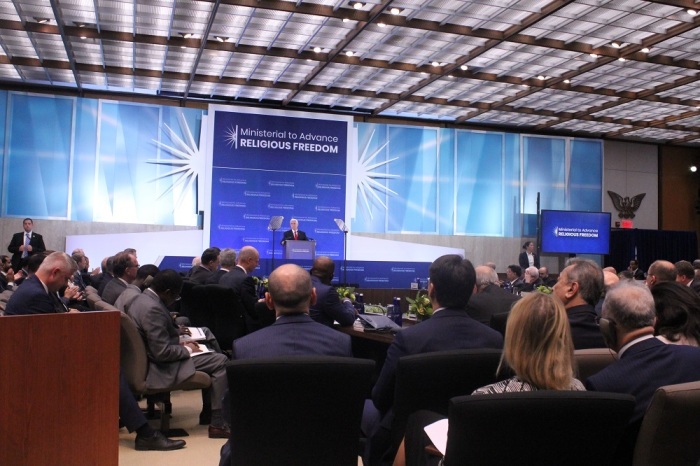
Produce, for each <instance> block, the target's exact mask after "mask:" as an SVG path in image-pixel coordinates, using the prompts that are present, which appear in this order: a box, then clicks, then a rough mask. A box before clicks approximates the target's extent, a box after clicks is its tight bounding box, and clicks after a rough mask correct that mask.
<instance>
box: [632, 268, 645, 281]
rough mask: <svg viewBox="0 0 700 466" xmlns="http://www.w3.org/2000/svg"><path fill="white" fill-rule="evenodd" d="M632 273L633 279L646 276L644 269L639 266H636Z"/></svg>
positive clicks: (641, 278)
mask: <svg viewBox="0 0 700 466" xmlns="http://www.w3.org/2000/svg"><path fill="white" fill-rule="evenodd" d="M633 273H634V279H635V280H644V279H645V278H646V276H645V275H646V274H645V273H644V270H642V269H640V268H639V267H637V269H636V270H635V271H634V272H633Z"/></svg>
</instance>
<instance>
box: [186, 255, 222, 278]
mask: <svg viewBox="0 0 700 466" xmlns="http://www.w3.org/2000/svg"><path fill="white" fill-rule="evenodd" d="M219 254H221V249H219V248H217V247H212V248H207V249H205V250H204V252H203V253H202V260H201V262H200V263H199V266H197V267H193V268H192V272H191V273H190V276H189V278H190V281H191V282H194V283H196V284H198V285H205V284H206V283H207V280H209V278H211V276H212V275H214V272H215V271H216V269H218V268H219Z"/></svg>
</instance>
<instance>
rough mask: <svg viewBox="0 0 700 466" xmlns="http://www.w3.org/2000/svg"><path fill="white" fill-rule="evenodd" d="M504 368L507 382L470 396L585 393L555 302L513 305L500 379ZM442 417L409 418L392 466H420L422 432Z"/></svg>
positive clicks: (539, 298)
mask: <svg viewBox="0 0 700 466" xmlns="http://www.w3.org/2000/svg"><path fill="white" fill-rule="evenodd" d="M506 365H507V366H508V367H509V368H510V369H512V371H513V372H514V373H515V375H514V376H513V377H511V378H509V379H506V380H502V381H500V382H496V383H494V384H491V385H486V386H485V387H481V388H478V389H476V390H474V392H472V395H489V394H493V393H510V392H530V391H535V390H585V388H584V386H583V384H582V383H581V381H579V380H578V379H576V378H575V377H574V344H573V340H572V339H571V328H570V325H569V319H568V317H567V315H566V310H565V309H564V305H563V304H562V303H561V301H559V299H558V298H556V297H555V296H553V295H547V294H543V293H531V294H529V295H527V296H525V297H524V298H523V299H521V300H520V301H518V302H516V303H515V305H513V309H512V310H511V311H510V315H509V316H508V322H507V323H506V332H505V338H504V340H503V354H502V356H501V362H500V364H499V367H498V372H497V373H499V374H500V373H501V370H502V369H504V368H505V366H506ZM444 418H445V416H443V415H440V414H437V413H433V412H430V411H418V412H417V413H415V414H413V415H412V416H411V418H410V419H409V423H408V426H407V428H406V437H405V438H404V441H403V442H402V444H401V447H399V451H398V453H397V455H396V459H395V460H394V466H403V465H405V464H408V465H418V464H426V458H425V453H424V450H425V446H426V445H429V444H430V440H429V439H428V437H427V436H426V435H425V432H424V430H423V429H424V427H425V426H427V425H429V424H432V423H433V422H435V421H439V420H441V419H444Z"/></svg>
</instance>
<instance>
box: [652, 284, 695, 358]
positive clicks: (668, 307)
mask: <svg viewBox="0 0 700 466" xmlns="http://www.w3.org/2000/svg"><path fill="white" fill-rule="evenodd" d="M651 295H652V296H653V297H654V306H655V307H656V322H655V323H654V333H655V334H656V335H657V337H656V338H658V339H659V340H661V341H663V342H664V343H669V344H675V345H690V346H700V296H698V294H697V293H696V292H694V291H693V290H692V289H690V288H688V287H687V286H686V285H683V284H682V283H679V282H663V283H659V284H658V285H655V286H654V288H652V289H651Z"/></svg>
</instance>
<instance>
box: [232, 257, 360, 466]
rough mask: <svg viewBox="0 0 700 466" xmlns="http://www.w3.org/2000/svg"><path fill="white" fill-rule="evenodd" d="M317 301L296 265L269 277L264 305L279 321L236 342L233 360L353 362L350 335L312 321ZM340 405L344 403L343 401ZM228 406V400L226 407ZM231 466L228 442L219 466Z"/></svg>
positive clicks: (288, 265) (301, 270) (308, 282)
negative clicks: (327, 359)
mask: <svg viewBox="0 0 700 466" xmlns="http://www.w3.org/2000/svg"><path fill="white" fill-rule="evenodd" d="M241 252H242V250H241ZM315 300H316V290H315V289H314V288H313V287H312V286H311V278H310V277H309V274H308V273H307V272H306V271H305V270H304V269H302V268H301V267H299V266H298V265H294V264H284V265H281V266H279V267H278V268H276V269H275V270H274V271H273V272H272V273H271V274H270V281H269V291H268V292H267V293H265V303H266V304H267V306H268V307H269V308H270V309H274V310H275V314H276V316H277V320H276V321H275V323H274V324H272V325H270V326H269V327H265V328H263V329H261V330H258V331H257V332H255V333H252V334H250V335H246V336H244V337H242V338H239V339H237V340H235V341H234V342H233V353H232V355H231V358H232V359H254V358H269V357H277V356H311V355H319V356H345V357H348V358H351V357H352V349H351V346H350V337H349V336H348V335H345V334H344V333H340V332H338V331H336V330H333V329H330V328H328V327H326V326H325V325H322V324H320V323H318V322H315V321H314V320H313V319H311V317H309V308H310V306H311V305H313V303H314V301H315ZM227 395H228V394H227ZM227 398H228V397H227ZM338 402H339V403H342V400H338ZM227 405H228V402H227V400H225V401H224V406H227ZM226 413H228V410H226ZM230 464H231V445H230V441H229V442H226V444H225V445H224V446H223V447H222V448H221V460H220V462H219V465H220V466H224V465H230Z"/></svg>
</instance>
